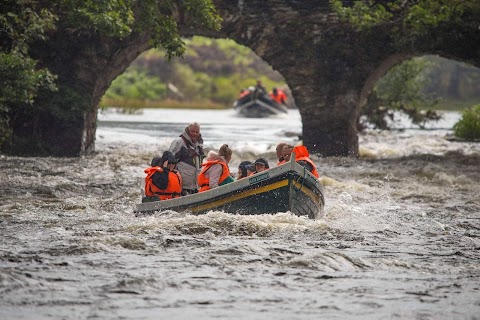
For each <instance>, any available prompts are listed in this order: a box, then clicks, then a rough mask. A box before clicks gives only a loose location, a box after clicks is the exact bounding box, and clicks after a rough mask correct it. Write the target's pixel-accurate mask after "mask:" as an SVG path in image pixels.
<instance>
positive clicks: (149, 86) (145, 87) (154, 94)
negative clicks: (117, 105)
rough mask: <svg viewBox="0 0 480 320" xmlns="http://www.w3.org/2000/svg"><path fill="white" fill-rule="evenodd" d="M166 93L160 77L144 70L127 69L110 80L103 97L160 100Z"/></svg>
mask: <svg viewBox="0 0 480 320" xmlns="http://www.w3.org/2000/svg"><path fill="white" fill-rule="evenodd" d="M166 93H167V88H166V86H165V84H163V83H162V82H161V81H160V79H158V78H156V77H152V76H149V75H148V74H147V73H146V72H144V71H140V70H135V69H128V70H127V71H126V72H125V73H124V74H122V75H121V76H119V77H118V78H116V79H115V80H114V81H113V82H112V85H111V86H110V89H109V90H108V91H107V93H106V94H105V98H107V99H120V98H126V99H140V100H160V99H163V98H165V97H166Z"/></svg>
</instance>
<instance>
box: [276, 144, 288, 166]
mask: <svg viewBox="0 0 480 320" xmlns="http://www.w3.org/2000/svg"><path fill="white" fill-rule="evenodd" d="M286 145H287V144H286V143H284V142H280V143H279V144H277V147H276V148H275V151H276V152H277V158H278V162H277V166H278V165H280V164H281V163H282V161H283V147H284V146H286Z"/></svg>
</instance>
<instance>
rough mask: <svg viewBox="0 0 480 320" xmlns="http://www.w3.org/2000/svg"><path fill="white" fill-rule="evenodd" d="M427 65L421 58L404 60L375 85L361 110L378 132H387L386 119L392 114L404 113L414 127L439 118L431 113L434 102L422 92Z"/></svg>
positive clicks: (392, 116) (391, 116)
mask: <svg viewBox="0 0 480 320" xmlns="http://www.w3.org/2000/svg"><path fill="white" fill-rule="evenodd" d="M429 66H430V65H429V63H428V61H427V60H426V59H424V58H415V59H411V60H408V61H405V62H403V63H401V64H399V65H397V66H395V67H394V68H392V69H391V70H390V71H389V72H388V73H387V74H386V75H385V76H384V77H382V78H381V79H380V80H379V81H378V83H377V84H376V85H375V87H374V89H373V91H372V93H371V95H370V96H369V98H368V101H367V105H366V106H365V107H364V110H363V114H364V115H366V117H367V121H368V122H370V123H372V124H373V125H374V126H375V127H377V128H379V129H388V124H387V122H386V117H389V118H391V119H393V118H394V111H401V112H403V113H405V114H406V115H407V116H408V117H409V118H410V119H411V120H412V122H413V123H414V124H417V125H419V126H420V127H424V126H425V123H426V122H427V121H431V120H438V119H439V118H440V117H439V116H438V115H437V114H436V113H435V112H434V111H431V110H427V111H425V112H423V111H421V110H420V109H431V108H433V107H434V106H435V105H436V103H437V102H438V101H436V100H433V99H432V98H431V97H429V96H427V95H425V94H424V93H423V88H424V87H425V85H426V83H428V81H429V79H428V78H426V77H425V74H426V70H427V69H428V67H429Z"/></svg>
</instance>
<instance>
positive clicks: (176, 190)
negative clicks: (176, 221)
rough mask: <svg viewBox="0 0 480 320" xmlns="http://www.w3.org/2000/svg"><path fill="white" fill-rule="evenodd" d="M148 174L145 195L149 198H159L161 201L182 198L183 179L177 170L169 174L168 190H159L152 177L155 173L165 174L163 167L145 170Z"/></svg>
mask: <svg viewBox="0 0 480 320" xmlns="http://www.w3.org/2000/svg"><path fill="white" fill-rule="evenodd" d="M144 171H145V173H146V174H147V177H146V178H145V195H146V196H147V197H152V196H158V198H159V199H160V200H166V199H172V198H178V197H180V195H181V193H182V177H181V176H180V173H179V172H178V171H177V170H173V171H169V172H168V186H167V188H166V189H159V188H158V187H157V186H156V185H154V184H153V181H152V176H153V174H154V173H155V172H160V173H162V172H163V168H161V167H150V168H147V169H145V170H144Z"/></svg>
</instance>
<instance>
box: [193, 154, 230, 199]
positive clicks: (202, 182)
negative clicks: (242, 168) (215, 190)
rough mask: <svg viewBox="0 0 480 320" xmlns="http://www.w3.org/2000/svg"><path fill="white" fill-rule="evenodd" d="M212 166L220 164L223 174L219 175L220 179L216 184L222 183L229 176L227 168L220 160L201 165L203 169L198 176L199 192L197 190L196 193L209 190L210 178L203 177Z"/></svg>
mask: <svg viewBox="0 0 480 320" xmlns="http://www.w3.org/2000/svg"><path fill="white" fill-rule="evenodd" d="M214 164H221V165H222V169H223V172H222V174H221V175H220V179H219V180H218V184H220V183H222V182H223V181H224V180H225V179H227V178H228V177H229V176H230V170H229V169H228V166H227V164H226V163H225V162H223V161H220V160H213V161H207V162H205V163H204V164H202V166H203V169H202V171H201V172H200V174H199V175H198V185H199V186H200V190H198V192H203V191H207V190H210V178H208V177H207V176H206V175H205V173H206V172H207V170H208V169H210V168H211V167H212V166H213V165H214Z"/></svg>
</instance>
